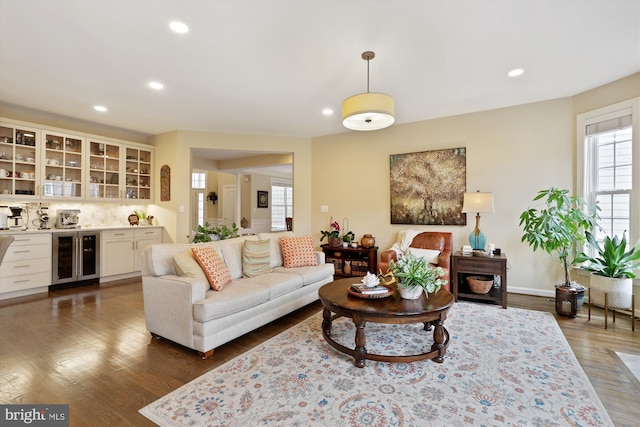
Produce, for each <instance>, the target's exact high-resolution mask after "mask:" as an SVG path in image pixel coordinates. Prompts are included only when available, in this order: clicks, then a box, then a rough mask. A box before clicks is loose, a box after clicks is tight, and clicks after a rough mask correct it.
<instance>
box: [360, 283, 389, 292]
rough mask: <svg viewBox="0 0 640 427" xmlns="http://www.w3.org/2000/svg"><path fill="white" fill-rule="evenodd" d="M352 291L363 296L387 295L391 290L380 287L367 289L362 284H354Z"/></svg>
mask: <svg viewBox="0 0 640 427" xmlns="http://www.w3.org/2000/svg"><path fill="white" fill-rule="evenodd" d="M351 289H353V290H354V291H356V292H359V293H361V294H363V295H377V294H386V293H387V292H389V288H387V287H386V286H382V285H378V286H374V287H373V288H367V287H366V286H365V285H364V284H362V283H354V284H353V285H351Z"/></svg>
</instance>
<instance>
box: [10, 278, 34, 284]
mask: <svg viewBox="0 0 640 427" xmlns="http://www.w3.org/2000/svg"><path fill="white" fill-rule="evenodd" d="M30 281H31V280H29V279H22V280H14V281H13V283H24V282H30Z"/></svg>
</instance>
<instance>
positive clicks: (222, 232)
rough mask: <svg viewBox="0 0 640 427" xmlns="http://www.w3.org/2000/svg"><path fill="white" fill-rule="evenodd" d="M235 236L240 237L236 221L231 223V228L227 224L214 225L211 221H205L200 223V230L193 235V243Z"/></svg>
mask: <svg viewBox="0 0 640 427" xmlns="http://www.w3.org/2000/svg"><path fill="white" fill-rule="evenodd" d="M234 237H238V227H237V226H236V223H235V222H234V223H233V224H232V225H231V228H229V227H228V226H227V225H225V224H222V225H220V226H218V227H212V226H211V225H209V222H205V223H204V225H198V230H197V231H196V234H195V235H194V236H193V243H202V242H211V241H216V240H226V239H231V238H234Z"/></svg>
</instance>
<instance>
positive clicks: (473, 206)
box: [462, 191, 496, 213]
mask: <svg viewBox="0 0 640 427" xmlns="http://www.w3.org/2000/svg"><path fill="white" fill-rule="evenodd" d="M495 211H496V210H495V208H494V207H493V193H481V192H479V191H478V192H476V193H464V200H463V202H462V213H470V212H476V213H480V212H495Z"/></svg>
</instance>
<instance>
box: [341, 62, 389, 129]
mask: <svg viewBox="0 0 640 427" xmlns="http://www.w3.org/2000/svg"><path fill="white" fill-rule="evenodd" d="M375 56H376V54H375V53H374V52H371V51H366V52H362V59H364V60H365V61H367V92H366V93H360V94H357V95H353V96H350V97H349V98H347V99H345V100H344V101H343V102H342V124H343V125H344V127H346V128H347V129H351V130H360V131H368V130H378V129H384V128H386V127H389V126H391V125H392V124H393V122H394V121H395V117H394V116H395V114H396V106H395V101H394V100H393V98H392V97H391V96H389V95H387V94H384V93H376V92H369V61H371V60H372V59H373V58H375Z"/></svg>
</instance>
